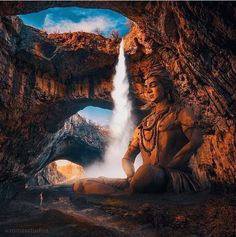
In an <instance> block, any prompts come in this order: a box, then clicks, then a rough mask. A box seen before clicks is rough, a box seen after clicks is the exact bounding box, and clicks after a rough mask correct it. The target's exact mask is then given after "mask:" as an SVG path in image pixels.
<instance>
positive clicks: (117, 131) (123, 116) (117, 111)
mask: <svg viewBox="0 0 236 237" xmlns="http://www.w3.org/2000/svg"><path fill="white" fill-rule="evenodd" d="M128 94H129V82H128V78H127V72H126V65H125V55H124V42H123V39H122V41H121V44H120V51H119V58H118V63H117V65H116V73H115V76H114V78H113V91H112V93H111V96H112V99H113V102H114V109H113V111H112V119H111V123H110V126H109V127H110V133H111V139H110V141H109V144H108V148H107V150H106V153H105V157H104V161H103V162H100V163H95V164H93V165H92V166H90V167H88V168H87V169H86V170H85V175H86V176H87V177H98V176H106V177H111V178H113V177H114V178H115V177H116V178H121V177H125V173H124V171H123V169H122V165H121V159H122V157H123V156H124V154H125V151H126V149H127V147H128V144H129V140H130V137H131V135H132V131H133V129H134V125H133V122H132V119H131V111H132V104H131V101H130V100H129V98H128Z"/></svg>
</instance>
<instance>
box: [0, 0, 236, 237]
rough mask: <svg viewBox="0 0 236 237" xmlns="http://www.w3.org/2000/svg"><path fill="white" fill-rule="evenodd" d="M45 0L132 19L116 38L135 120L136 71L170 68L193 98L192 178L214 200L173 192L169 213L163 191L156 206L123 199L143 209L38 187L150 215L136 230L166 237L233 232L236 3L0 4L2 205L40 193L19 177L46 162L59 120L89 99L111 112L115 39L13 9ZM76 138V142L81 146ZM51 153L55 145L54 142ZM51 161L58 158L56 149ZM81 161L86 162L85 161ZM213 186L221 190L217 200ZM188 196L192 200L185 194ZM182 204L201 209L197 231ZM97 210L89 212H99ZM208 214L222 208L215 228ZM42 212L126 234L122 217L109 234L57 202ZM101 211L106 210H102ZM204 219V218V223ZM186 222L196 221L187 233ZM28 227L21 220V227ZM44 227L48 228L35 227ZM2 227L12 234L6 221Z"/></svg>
mask: <svg viewBox="0 0 236 237" xmlns="http://www.w3.org/2000/svg"><path fill="white" fill-rule="evenodd" d="M53 7H81V8H94V9H110V10H113V11H115V12H117V13H120V14H122V15H124V16H125V17H127V18H128V19H130V20H131V21H132V22H133V25H132V28H131V31H130V32H129V33H128V34H127V35H126V36H125V37H124V43H125V46H124V50H125V54H126V60H127V71H128V75H129V83H130V97H131V99H132V103H133V106H134V111H133V113H134V115H135V118H136V123H137V124H138V123H139V122H140V121H141V120H142V118H143V117H144V116H145V115H146V114H145V113H144V112H142V111H141V110H140V106H141V105H142V104H143V98H144V86H143V78H144V76H145V75H146V74H147V69H148V67H149V66H150V65H153V63H155V62H158V63H161V65H162V66H163V67H164V68H165V69H166V70H167V71H168V72H169V73H170V76H171V78H172V81H173V83H174V86H175V88H176V90H177V91H178V93H179V95H180V98H181V100H182V101H183V103H185V104H188V105H190V106H192V107H193V109H194V112H196V113H197V114H200V116H199V121H198V122H199V126H200V127H201V129H202V131H203V134H204V136H203V144H202V145H201V147H200V148H199V149H198V152H197V153H196V154H195V155H194V159H193V161H192V166H193V169H194V171H195V172H196V174H197V175H198V176H199V178H200V179H202V181H203V182H206V183H207V184H210V186H211V193H212V194H210V195H213V196H212V199H213V200H214V202H213V203H211V202H210V201H209V199H206V198H205V196H204V198H205V199H204V201H202V202H203V203H202V202H200V204H199V206H198V207H196V206H194V204H193V203H194V201H193V203H192V206H190V207H182V208H183V209H181V208H179V207H178V201H180V200H175V197H171V198H172V199H171V200H172V201H173V200H174V201H173V202H174V203H175V205H177V206H175V207H174V208H173V210H172V209H171V210H170V212H168V210H169V209H168V208H169V203H171V201H169V202H167V203H165V201H163V199H165V198H167V199H168V197H166V196H164V198H163V199H162V198H160V197H157V198H156V199H155V200H157V201H158V202H160V203H163V207H160V208H159V209H158V208H156V206H155V205H154V204H148V202H149V199H150V198H149V197H148V196H143V200H144V202H145V203H146V204H147V205H146V206H145V205H144V206H142V205H141V204H140V203H138V202H137V200H136V199H134V198H132V197H131V199H130V201H133V202H134V204H137V206H139V204H140V205H141V207H140V208H141V209H142V210H140V213H141V212H142V213H143V215H142V214H139V213H138V211H137V213H136V212H135V211H134V210H136V206H135V205H134V206H131V209H132V210H131V211H130V212H131V213H130V212H129V211H127V210H124V209H127V206H129V200H126V199H125V200H124V199H122V200H120V199H116V198H115V197H113V198H110V199H109V197H108V198H107V199H103V200H101V199H99V200H96V201H94V200H93V198H92V197H90V198H91V199H88V200H87V201H86V200H85V199H84V197H81V198H80V199H78V197H77V196H76V195H75V194H74V193H73V194H72V193H71V192H69V191H68V187H61V188H59V189H55V190H54V191H53V195H52V196H50V191H49V190H45V193H44V195H45V201H46V200H49V201H50V200H51V201H52V199H53V197H55V200H58V201H59V202H63V200H64V199H63V198H66V195H67V194H66V192H69V193H70V194H68V195H69V196H70V199H71V200H72V202H73V204H74V205H78V206H79V205H81V206H84V207H89V205H88V203H89V202H90V201H91V203H93V202H94V203H95V204H94V205H95V206H96V207H97V206H99V205H100V206H102V208H103V210H105V211H107V212H108V213H109V212H110V213H113V214H114V215H118V216H120V217H121V218H130V219H132V218H133V219H135V218H140V219H142V223H144V224H143V225H145V224H150V223H151V226H152V227H150V228H149V227H147V229H148V230H142V231H141V232H142V233H145V231H147V234H148V235H150V236H152V235H151V234H153V232H152V231H151V230H150V229H152V228H154V229H155V230H158V231H160V233H162V231H165V228H169V230H167V232H168V231H169V232H168V233H169V236H174V235H173V233H174V232H175V233H177V234H179V236H183V235H187V234H190V233H191V234H195V235H197V236H233V235H234V234H235V229H234V230H233V227H232V226H233V224H232V223H233V222H232V220H234V218H235V216H236V214H235V203H236V198H235V194H234V193H235V184H236V175H235V172H236V165H235V154H236V132H235V118H236V116H235V115H236V95H235V92H236V77H235V75H236V55H235V53H236V51H235V37H236V35H235V25H236V19H235V12H236V8H235V3H234V2H190V1H186V2H171V1H167V2H156V1H137V2H134V1H128V2H126V1H76V2H73V1H66V2H63V1H61V2H57V1H35V2H30V1H29V2H28V1H27V2H25V1H17V2H15V1H12V2H7V1H5V2H0V42H1V47H0V68H1V71H0V88H1V94H0V110H1V113H0V125H1V127H0V146H1V153H0V164H1V165H0V169H1V174H0V204H1V206H2V207H4V208H8V207H9V205H10V206H11V207H12V208H13V207H15V206H16V205H17V201H19V200H20V198H22V197H23V199H24V197H25V198H26V199H28V200H30V199H32V198H33V197H34V195H36V196H37V197H38V195H39V194H40V191H39V190H35V191H34V192H32V193H28V194H27V192H26V191H25V184H26V182H27V181H28V180H29V179H30V178H31V177H32V176H34V175H35V174H36V173H37V172H38V171H39V170H41V169H42V168H43V167H45V166H46V165H47V164H49V163H50V162H51V161H52V160H50V158H49V157H50V155H47V154H46V153H48V150H47V149H51V146H50V144H52V143H53V142H54V140H55V134H56V133H58V131H60V129H61V128H62V127H63V125H64V122H65V120H66V119H68V118H69V117H70V116H72V115H73V114H75V113H77V111H80V110H82V109H84V108H85V107H87V106H96V107H101V108H105V109H110V110H111V109H112V108H113V102H112V99H111V91H112V77H113V75H114V72H115V65H116V63H117V58H118V52H119V45H120V39H109V38H106V37H104V36H102V35H99V34H93V33H86V32H69V33H63V34H59V33H53V34H47V33H46V32H45V31H42V30H39V29H35V28H33V27H31V26H27V25H24V24H23V22H22V21H21V20H20V19H19V17H18V16H17V15H23V14H27V13H33V12H39V11H41V10H45V9H48V8H53ZM81 146H83V147H84V144H82V145H81ZM51 151H52V152H55V151H54V150H53V149H52V150H51ZM55 159H59V156H58V157H56V158H55ZM72 161H73V162H74V160H72ZM83 162H85V163H86V162H87V159H85V160H84V161H83ZM58 190H60V191H61V193H63V195H62V196H63V197H61V196H60V195H59V194H58V192H59V191H58ZM217 194H220V195H225V196H224V197H225V198H224V200H222V199H221V198H220V197H219V196H217ZM24 195H25V196H24ZM214 195H216V196H214ZM60 198H61V199H60ZM201 198H202V197H200V198H199V199H201ZM141 199H142V197H141ZM177 199H178V198H177ZM182 199H183V200H184V201H183V202H184V204H186V203H188V197H185V196H184V197H182ZM191 199H193V200H195V199H194V197H192V196H191ZM66 200H67V199H66ZM168 200H169V199H168ZM201 200H202V199H201ZM119 201H120V204H118V203H119ZM35 202H36V201H35ZM12 203H13V204H12ZM81 203H82V204H81ZM145 203H142V204H145ZM176 203H177V204H176ZM122 204H123V206H122ZM195 204H196V202H195ZM14 205H15V206H14ZM63 205H64V204H63ZM109 205H110V206H109ZM112 205H114V206H112ZM204 205H205V206H204ZM64 207H65V209H66V208H67V207H68V206H66V204H65V206H64ZM122 207H123V209H122ZM204 207H206V210H205V209H204ZM188 208H190V209H191V208H192V209H191V210H192V213H195V214H196V212H197V208H200V210H202V211H203V212H204V214H205V215H204V218H202V220H204V223H201V224H202V226H203V228H202V229H201V228H199V229H201V230H196V229H197V228H196V227H193V226H191V224H189V222H188V221H187V220H190V223H193V222H194V221H195V219H194V218H197V214H196V215H195V214H194V215H193V216H191V217H190V216H188V217H186V216H187V214H186V213H188ZM118 209H119V210H120V212H119V210H118ZM68 210H69V207H68ZM150 210H151V211H150ZM152 210H154V211H156V213H153V212H152ZM132 211H133V212H132ZM166 212H168V214H166ZM37 213H38V210H37ZM99 213H100V212H99V211H98V210H97V215H98V216H99V215H100V214H99ZM157 213H159V214H160V215H157ZM215 213H220V214H219V219H217V220H219V222H218V224H217V225H218V226H217V228H216V229H214V230H213V229H212V228H211V226H214V224H215V223H214V221H213V219H214V218H213V217H214V214H215ZM113 214H112V215H113ZM133 214H134V215H133ZM22 215H27V213H25V214H22ZM45 215H46V217H47V218H48V219H47V220H48V223H51V224H52V226H56V225H61V224H63V223H67V224H68V226H69V224H71V223H72V224H75V223H77V224H78V223H79V224H78V226H77V227H73V228H72V230H71V231H70V230H69V227H68V226H66V227H65V230H64V231H65V232H67V231H69V232H68V233H70V236H74V235H75V233H77V232H80V233H82V236H83V235H84V236H107V233H111V235H112V236H130V235H128V232H127V229H128V228H129V226H128V225H126V232H125V233H124V232H122V228H121V226H119V225H118V229H119V231H117V232H116V230H114V229H111V226H109V227H108V226H103V227H99V226H97V225H94V223H90V222H86V221H85V219H86V218H85V219H83V218H82V217H81V216H80V217H78V216H76V214H74V213H72V214H71V213H70V214H68V213H66V212H63V211H62V210H61V209H60V210H59V209H58V210H57V209H52V210H49V209H48V210H46V214H45V213H41V212H40V214H39V218H40V221H42V220H43V219H44V217H45ZM132 215H133V216H132ZM135 215H136V216H135ZM226 215H227V216H229V218H230V221H228V222H227V221H225V219H226V218H225V217H226ZM85 216H89V214H88V213H87V214H86V215H85ZM90 216H91V215H90ZM148 216H151V217H152V218H151V219H152V220H151V221H148V220H147V219H148ZM55 217H58V222H55V220H54V218H55ZM34 218H36V217H35V216H34ZM100 218H101V219H102V218H104V216H103V215H100ZM145 218H146V219H145ZM188 218H189V219H188ZM207 218H209V219H210V220H211V221H210V222H207V220H206V219H207ZM36 219H37V218H36ZM36 219H34V220H35V222H32V226H34V228H35V229H36V228H39V227H38V224H37V223H39V222H38V221H36ZM133 219H132V221H133ZM149 219H150V218H149ZM200 219H201V218H200ZM85 222H86V224H85ZM43 223H44V224H45V222H43ZM99 223H100V222H99ZM170 223H172V224H173V225H172V226H171V225H170ZM24 226H27V222H24ZM89 228H94V229H95V232H96V233H95V232H93V235H92V234H91V232H89V231H88V229H89ZM144 228H145V227H144ZM181 228H182V229H181ZM183 228H185V229H184V230H183ZM191 228H192V229H194V228H195V229H194V231H195V232H194V233H193V232H191V231H192V229H191ZM170 229H171V230H170ZM27 230H28V229H27V227H26V228H25V231H27ZM44 230H46V229H43V228H42V229H41V231H44ZM1 231H5V229H3V230H2V229H1ZM109 231H110V232H109ZM132 231H133V232H132ZM135 231H137V229H135V228H134V229H132V230H131V233H137V232H135ZM172 231H173V232H172ZM186 231H187V232H186ZM189 231H190V232H189ZM13 232H14V229H13ZM167 232H165V234H166V233H167ZM4 233H5V234H6V236H8V235H9V236H12V233H11V230H10V231H9V229H8V232H7V233H6V232H4ZM53 233H55V234H56V235H57V234H59V233H60V232H59V230H58V229H56V228H55V229H54V232H53ZM7 234H8V235H7ZM18 234H19V232H18ZM51 234H52V232H51ZM60 234H62V233H60ZM73 234H74V235H73ZM86 234H87V235H86ZM52 236H53V234H52ZM58 236H60V235H58ZM163 236H168V235H163ZM176 236H177V235H176Z"/></svg>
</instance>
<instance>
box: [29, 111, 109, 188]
mask: <svg viewBox="0 0 236 237" xmlns="http://www.w3.org/2000/svg"><path fill="white" fill-rule="evenodd" d="M108 139H109V130H108V128H106V127H102V126H99V125H96V124H94V123H92V122H91V121H86V119H84V118H82V117H81V116H80V115H79V114H75V115H73V116H71V117H70V118H69V119H68V120H67V121H66V122H65V124H64V126H63V128H62V129H60V131H59V132H58V133H57V134H56V135H55V139H54V141H53V143H52V144H51V146H49V148H48V149H46V151H45V154H46V155H47V156H49V157H50V158H49V160H50V161H51V163H49V164H48V165H47V166H46V167H45V168H43V169H41V170H40V171H39V172H38V173H37V174H35V175H34V177H33V178H31V180H30V181H29V182H28V184H29V185H36V186H37V185H49V184H57V183H62V182H65V181H66V180H68V179H71V178H73V177H80V176H81V175H83V168H82V167H85V166H87V165H90V164H92V163H93V162H95V161H97V160H102V159H103V155H104V152H105V148H106V145H107V143H108ZM61 159H63V160H68V161H71V162H74V163H76V164H73V163H68V164H66V165H63V166H61V165H60V166H59V165H57V164H56V163H55V162H54V161H56V160H61Z"/></svg>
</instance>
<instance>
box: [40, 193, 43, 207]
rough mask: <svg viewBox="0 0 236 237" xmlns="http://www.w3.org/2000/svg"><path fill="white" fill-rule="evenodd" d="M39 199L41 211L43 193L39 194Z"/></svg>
mask: <svg viewBox="0 0 236 237" xmlns="http://www.w3.org/2000/svg"><path fill="white" fill-rule="evenodd" d="M39 198H40V209H42V208H43V192H41V193H40V194H39Z"/></svg>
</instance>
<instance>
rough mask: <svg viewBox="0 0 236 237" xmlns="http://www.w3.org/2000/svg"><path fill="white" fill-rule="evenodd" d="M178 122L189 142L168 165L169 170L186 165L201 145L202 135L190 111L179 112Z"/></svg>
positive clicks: (187, 109)
mask: <svg viewBox="0 0 236 237" xmlns="http://www.w3.org/2000/svg"><path fill="white" fill-rule="evenodd" d="M178 120H179V122H180V124H181V127H182V130H183V132H184V134H185V136H186V137H187V138H188V140H189V142H188V143H187V144H186V145H184V146H183V147H182V149H181V150H180V151H179V152H177V154H176V155H175V156H174V158H173V160H172V161H171V162H170V163H169V164H168V167H169V168H179V167H182V166H183V165H184V164H186V163H188V162H189V160H190V158H191V156H192V155H193V154H194V153H195V152H196V151H197V149H198V148H199V147H200V146H201V144H202V141H203V140H202V133H201V131H200V129H199V128H198V127H197V126H196V119H195V117H194V114H193V112H192V110H191V109H189V108H186V109H183V110H181V111H180V113H179V115H178Z"/></svg>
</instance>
